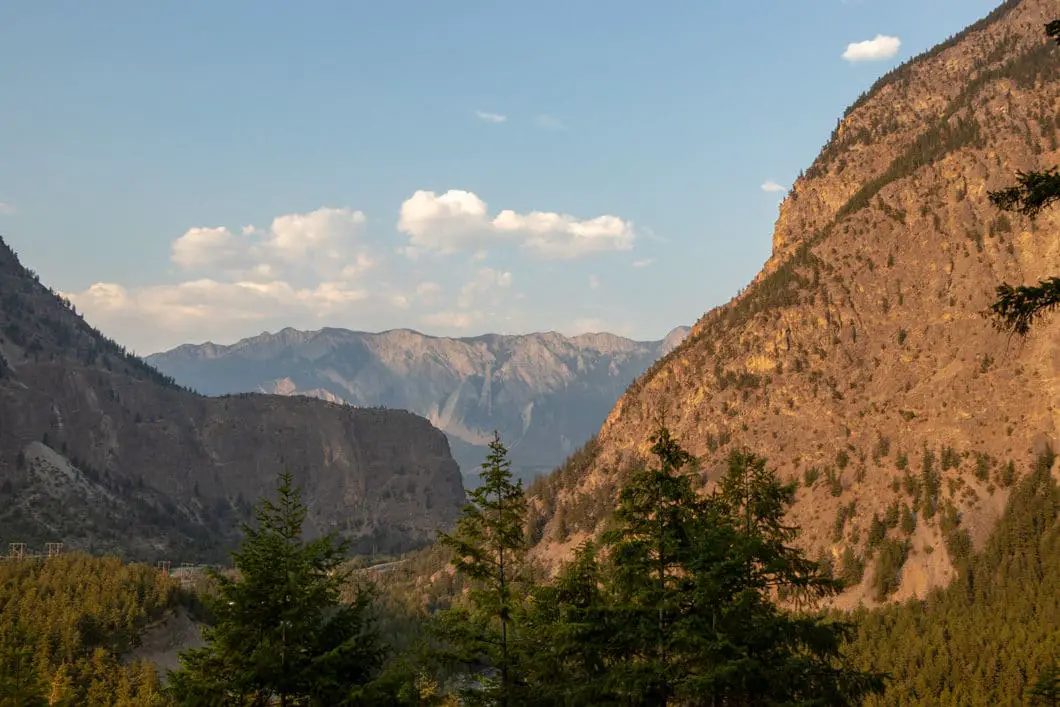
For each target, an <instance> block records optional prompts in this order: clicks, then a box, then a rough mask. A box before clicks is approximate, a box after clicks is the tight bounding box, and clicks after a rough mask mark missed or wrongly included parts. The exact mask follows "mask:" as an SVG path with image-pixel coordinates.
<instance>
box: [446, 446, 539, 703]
mask: <svg viewBox="0 0 1060 707" xmlns="http://www.w3.org/2000/svg"><path fill="white" fill-rule="evenodd" d="M489 449H490V451H489V455H488V456H487V457H486V460H485V462H483V464H482V470H481V472H480V474H479V478H480V479H481V481H482V483H481V485H480V486H479V487H478V488H477V489H475V490H473V491H471V492H469V494H468V495H469V496H470V499H469V501H470V502H469V503H468V504H467V505H466V506H465V507H464V510H463V512H462V514H461V516H460V519H459V520H458V521H457V525H456V529H455V530H454V532H453V533H452V534H447V533H439V540H440V541H441V543H442V545H443V546H445V547H447V548H449V550H450V551H451V552H452V560H451V564H452V565H453V567H454V568H455V569H456V571H457V572H459V573H461V574H462V575H463V576H464V577H465V578H466V579H467V580H468V582H469V585H470V586H469V590H468V595H467V602H466V603H465V604H462V605H458V606H455V607H453V608H452V609H449V610H447V611H445V612H442V613H441V614H440V615H439V616H438V622H437V624H436V626H435V630H436V631H437V633H438V635H439V637H440V638H442V639H443V641H444V642H445V644H446V646H447V648H446V649H445V650H444V651H443V653H444V657H445V658H447V659H449V660H451V661H455V662H457V663H459V664H461V665H463V666H465V667H471V668H473V669H478V670H480V671H485V670H493V671H496V677H495V679H486V680H479V681H478V682H479V683H480V684H479V687H484V688H485V689H470V690H467V691H465V692H466V695H465V699H467V700H469V701H474V700H486V701H487V702H489V701H492V702H493V703H495V704H499V705H502V706H504V707H508V706H510V705H515V704H519V703H520V702H519V699H520V698H519V697H518V694H519V692H520V687H521V686H522V685H523V682H524V681H523V678H522V676H521V674H520V669H519V663H520V661H519V646H520V644H519V635H518V631H517V622H518V620H519V617H520V616H521V613H522V606H523V604H524V602H525V598H526V595H527V592H528V589H529V585H530V577H529V571H528V567H527V566H526V550H527V540H526V535H525V520H526V516H527V502H526V497H525V495H524V493H523V484H522V481H521V480H515V481H513V478H512V473H511V462H510V461H509V460H508V450H507V449H506V448H505V446H504V444H503V443H502V442H501V439H500V435H499V434H498V433H497V432H494V435H493V440H492V441H491V442H490V445H489Z"/></svg>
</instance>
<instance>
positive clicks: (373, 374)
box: [146, 327, 688, 479]
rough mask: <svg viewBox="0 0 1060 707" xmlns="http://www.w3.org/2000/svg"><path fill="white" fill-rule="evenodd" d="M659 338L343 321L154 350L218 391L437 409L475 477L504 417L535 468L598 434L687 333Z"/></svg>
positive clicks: (518, 462) (518, 458)
mask: <svg viewBox="0 0 1060 707" xmlns="http://www.w3.org/2000/svg"><path fill="white" fill-rule="evenodd" d="M687 332H688V328H687V327H675V328H674V329H672V330H671V331H670V332H669V333H668V334H667V336H666V337H665V338H663V339H660V340H657V341H647V342H641V341H635V340H632V339H628V338H625V337H622V336H618V335H616V334H610V333H607V332H599V333H586V334H579V335H577V336H572V337H567V336H563V335H561V334H559V333H557V332H537V333H531V334H490V333H487V334H480V335H477V336H470V337H460V338H454V337H442V336H430V335H425V334H422V333H420V332H417V331H415V330H412V329H406V328H400V329H390V330H386V331H382V332H362V331H353V330H349V329H340V328H336V327H327V328H323V329H318V330H314V331H301V330H298V329H294V328H292V327H287V328H284V329H281V330H280V331H278V332H276V333H275V334H273V333H269V332H263V333H262V334H259V335H256V336H253V337H246V338H243V339H240V340H239V341H237V342H235V343H233V344H229V345H217V344H213V343H210V342H207V343H205V344H199V345H192V344H185V345H182V346H179V347H177V348H175V349H172V350H170V351H167V352H163V353H160V354H153V355H151V356H148V357H147V359H146V360H147V361H149V362H150V363H152V364H153V365H155V366H156V367H158V368H159V369H160V370H162V371H165V372H166V373H167V374H170V375H173V376H175V378H176V379H178V380H179V381H180V382H181V383H184V384H187V385H189V386H190V387H192V388H195V389H197V390H200V391H201V392H204V393H207V394H214V395H216V394H221V393H231V392H240V391H250V390H258V391H262V392H268V393H279V394H284V395H310V396H315V397H321V398H324V399H327V400H331V401H333V402H346V403H350V404H354V405H364V406H375V405H383V406H386V407H392V408H401V409H408V410H412V411H413V412H415V413H417V414H420V415H423V416H425V417H427V418H428V419H429V420H431V422H432V423H433V424H435V425H436V426H438V427H439V428H441V429H442V430H443V431H444V432H445V433H446V434H447V435H448V436H449V439H450V443H451V445H452V446H453V454H454V456H455V457H456V458H457V461H458V462H459V464H460V466H461V469H462V471H463V472H464V474H465V476H469V477H471V478H472V479H473V478H474V477H473V476H472V475H473V474H474V472H475V470H476V469H477V468H478V466H479V464H481V462H482V460H483V459H484V458H485V455H486V445H487V444H488V442H489V439H490V437H491V435H492V432H493V430H494V429H498V430H499V431H500V433H501V436H502V438H503V439H504V440H505V441H506V443H507V444H508V445H509V448H510V450H511V452H512V462H513V465H514V466H515V467H516V469H517V470H518V471H519V472H520V473H521V475H522V476H524V478H529V477H531V476H533V475H534V474H535V473H536V472H538V471H547V470H549V469H552V468H554V467H555V466H556V465H558V464H559V463H560V462H561V461H562V460H563V458H564V457H565V456H566V455H567V454H568V453H569V452H570V451H571V450H572V449H574V448H576V447H577V446H578V445H580V444H581V443H582V442H583V441H584V440H585V439H587V438H588V437H589V435H590V434H591V433H592V431H593V430H595V429H596V428H597V427H598V426H599V424H600V422H602V421H603V419H604V417H605V416H606V413H607V411H608V410H609V409H610V407H611V406H612V405H613V404H614V401H615V400H616V399H617V398H618V395H619V394H620V392H621V390H622V389H624V388H625V387H626V385H628V384H629V382H631V381H632V380H633V379H634V378H635V377H636V375H637V374H639V373H641V372H642V371H643V370H645V369H646V368H647V367H648V366H649V365H650V364H651V362H652V361H654V360H656V359H657V358H658V357H659V356H662V355H665V354H666V353H667V352H669V351H670V350H672V349H673V347H674V346H676V345H677V344H678V343H680V341H681V340H682V339H683V338H684V336H685V335H686V334H687Z"/></svg>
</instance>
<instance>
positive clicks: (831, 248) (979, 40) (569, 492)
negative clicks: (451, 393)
mask: <svg viewBox="0 0 1060 707" xmlns="http://www.w3.org/2000/svg"><path fill="white" fill-rule="evenodd" d="M1056 14H1057V6H1056V3H1055V2H1053V1H1052V0H1022V1H1020V2H1015V1H1014V2H1007V3H1005V4H1004V5H1002V6H1001V7H999V8H998V10H997V11H995V12H994V13H993V14H992V15H991V16H990V17H988V18H986V19H985V20H984V21H982V22H980V23H977V24H976V25H974V26H973V27H971V28H969V29H968V30H966V31H965V32H962V33H961V34H960V35H958V36H956V37H954V38H952V39H950V40H948V41H947V42H945V43H944V44H942V45H940V46H939V47H936V48H935V49H933V50H931V51H929V52H927V53H926V54H924V55H923V56H921V57H918V58H916V59H914V60H913V61H911V62H909V63H908V64H906V65H903V66H902V67H900V68H899V69H897V70H896V71H894V72H892V73H891V74H889V75H888V76H886V77H884V78H883V79H881V81H880V82H879V83H878V84H877V85H876V86H874V87H873V88H872V89H871V90H870V91H869V92H867V93H866V95H864V96H863V97H861V98H860V99H859V100H858V101H857V102H856V103H855V104H854V105H853V106H852V107H851V108H850V109H849V110H848V111H847V113H846V115H845V116H844V117H843V118H842V120H841V121H840V122H839V125H838V127H837V129H836V131H835V133H834V135H833V137H832V139H831V141H830V142H829V143H828V144H827V146H826V147H825V148H824V150H823V151H822V153H821V155H820V156H819V157H818V158H817V160H816V161H815V162H814V163H813V165H812V166H811V167H810V168H809V169H808V170H807V171H806V173H805V174H804V175H803V176H801V177H800V178H799V179H798V180H797V181H796V182H795V184H794V187H793V188H792V191H791V193H790V194H789V195H788V197H787V199H786V200H785V202H784V204H783V206H782V207H781V211H780V217H779V219H778V221H777V224H776V231H775V234H774V237H773V255H772V257H771V258H770V260H769V261H768V263H766V265H765V267H764V268H763V270H762V272H761V273H760V274H759V275H758V276H757V277H756V278H755V280H754V282H753V283H751V285H750V286H749V287H748V288H747V289H746V290H745V291H743V292H742V293H741V294H740V296H738V297H736V298H735V299H733V300H732V301H731V302H729V303H728V304H727V305H725V306H722V307H719V308H717V309H715V310H712V311H710V312H708V313H707V314H706V315H705V316H704V317H703V318H702V319H701V320H700V321H699V322H697V323H696V325H695V326H694V327H693V331H692V333H691V335H690V336H689V337H688V338H687V339H686V340H685V341H684V342H683V343H682V344H681V345H680V346H678V347H677V348H676V349H675V350H674V351H673V352H671V353H670V354H669V355H668V356H666V357H665V358H664V359H662V360H661V361H660V362H659V363H658V364H656V365H655V366H653V367H652V368H651V369H650V370H649V371H648V372H647V373H646V374H645V375H644V376H642V377H641V378H640V379H638V380H637V381H636V383H635V384H634V385H632V386H631V387H630V388H629V390H628V391H627V392H626V393H625V394H624V395H623V396H622V398H621V399H620V400H619V401H618V403H617V404H616V406H615V408H614V409H613V410H612V412H611V414H610V416H609V417H608V419H607V421H606V423H605V424H604V425H603V428H602V430H601V431H600V433H599V438H598V440H595V441H594V442H593V444H592V445H590V446H589V447H588V448H587V449H586V450H584V451H583V453H582V454H581V455H579V456H578V457H577V458H576V459H574V460H572V461H571V463H569V464H568V465H566V467H565V468H564V469H562V470H560V472H558V473H557V474H556V475H554V476H553V477H552V478H551V479H550V480H549V482H548V483H542V484H541V485H539V486H538V487H537V489H536V493H537V500H536V507H537V509H538V512H539V513H540V515H541V518H540V519H539V522H538V524H537V527H538V528H539V533H540V535H539V537H540V544H539V546H538V553H539V554H540V555H541V556H542V557H545V558H552V559H557V558H560V557H563V556H565V555H566V554H567V553H568V552H569V551H570V549H571V547H572V546H573V544H574V543H576V542H578V541H579V540H581V539H582V538H584V537H585V536H586V535H588V534H591V533H593V532H594V531H595V529H596V528H597V527H598V523H599V521H600V520H601V518H602V517H603V516H604V515H606V513H607V512H608V509H609V508H610V507H611V505H612V504H613V499H614V490H615V487H616V485H617V484H618V483H619V481H620V480H621V478H622V476H623V473H624V470H625V469H627V468H628V467H629V465H630V464H631V463H635V462H637V461H638V460H640V459H643V458H644V456H645V455H646V454H647V451H648V446H649V442H648V438H649V435H650V433H651V432H652V430H653V429H654V428H655V426H656V425H658V424H659V423H660V422H665V424H667V425H668V426H669V427H670V428H671V429H672V430H673V431H674V432H675V434H676V435H677V437H678V438H679V439H680V440H681V441H682V442H683V443H684V444H685V445H686V446H687V447H689V449H690V451H692V452H693V453H694V454H696V455H698V456H699V457H700V460H701V469H702V471H703V479H704V481H705V484H706V487H707V488H709V486H710V483H711V482H712V480H713V479H714V478H716V476H717V473H718V471H719V465H720V464H721V463H722V462H723V459H724V457H725V455H727V454H728V452H729V451H730V450H731V449H732V448H733V447H734V446H737V445H739V446H747V447H750V448H752V449H753V450H755V451H757V452H759V453H761V454H763V455H765V456H767V457H769V460H770V463H771V464H772V465H774V466H776V467H777V468H778V469H779V471H780V473H781V475H782V476H783V477H786V478H789V479H793V480H796V481H798V483H799V486H800V488H799V490H798V500H797V503H796V506H795V508H794V509H793V512H792V516H793V517H792V520H793V521H794V522H796V523H798V524H799V525H800V526H802V528H803V536H802V540H801V542H802V543H803V544H804V545H805V546H806V547H807V548H809V549H810V550H811V552H812V554H813V555H815V556H820V557H822V558H823V559H825V560H829V561H834V564H835V565H836V567H837V570H839V571H841V570H842V567H841V565H843V564H844V563H846V564H851V563H852V562H853V561H856V560H859V559H860V560H861V561H862V562H864V563H865V565H866V568H867V571H866V572H865V574H864V579H863V581H862V582H861V583H860V584H859V585H858V586H856V587H855V588H854V589H853V590H851V591H850V592H848V594H847V595H846V596H845V597H844V598H843V600H842V601H843V602H845V603H847V604H851V603H854V602H856V601H859V600H862V599H865V600H866V601H868V602H871V601H872V597H873V596H875V592H874V590H871V589H870V588H872V587H874V586H877V585H879V584H880V579H881V578H883V575H882V574H881V571H882V570H881V568H880V566H879V564H878V556H879V555H880V553H878V552H877V551H876V549H875V543H878V542H879V540H880V538H879V536H878V532H879V523H884V525H885V528H886V535H885V538H886V540H887V541H888V542H891V543H895V544H897V545H899V546H901V547H904V548H906V550H907V553H908V559H907V560H906V562H905V564H904V567H903V568H902V569H901V570H900V578H901V580H900V586H899V587H898V590H897V592H896V593H894V594H893V595H892V596H893V597H896V598H905V597H909V596H914V595H915V596H922V595H923V594H924V593H925V592H926V591H927V590H928V589H929V588H931V587H932V586H937V585H939V584H944V583H946V582H948V581H949V580H950V579H951V578H952V577H953V576H954V570H953V565H954V562H955V557H956V556H957V555H959V554H961V553H962V552H966V551H967V547H968V545H967V542H966V541H967V540H970V541H971V543H972V544H973V546H974V545H976V544H978V543H979V542H981V541H982V539H983V538H985V537H986V534H987V533H988V532H989V530H990V529H991V528H992V527H993V524H994V522H995V521H996V519H997V517H998V515H999V514H1000V512H1001V510H1002V509H1003V508H1004V504H1005V501H1006V498H1007V494H1008V488H1009V486H1010V484H1011V482H1012V477H1013V475H1015V476H1016V477H1018V476H1019V475H1020V474H1021V473H1023V472H1024V471H1025V470H1026V469H1027V468H1028V466H1029V465H1030V464H1033V463H1034V461H1035V459H1036V458H1038V455H1039V454H1041V453H1042V452H1043V451H1045V450H1046V449H1047V448H1049V447H1050V446H1051V447H1052V448H1054V449H1055V448H1057V446H1056V445H1057V441H1058V437H1060V353H1058V351H1057V345H1056V344H1057V342H1058V341H1060V319H1057V318H1053V319H1051V320H1046V321H1044V322H1043V323H1042V324H1041V325H1040V327H1038V328H1037V329H1036V330H1035V332H1034V333H1033V334H1032V335H1031V337H1030V338H1029V339H1028V340H1026V341H1017V340H1013V339H1011V338H1009V337H1008V336H1006V335H1004V334H1001V333H999V332H997V331H995V330H993V329H992V327H991V325H990V322H989V321H988V320H987V319H986V318H984V317H983V316H982V312H983V311H984V310H985V309H986V308H987V307H988V306H989V304H990V303H991V301H992V296H993V292H994V287H995V286H996V285H997V284H998V283H999V282H1000V281H1002V280H1007V281H1009V282H1018V283H1023V282H1034V281H1036V280H1037V279H1038V278H1040V277H1043V276H1046V275H1052V274H1055V273H1056V272H1057V271H1058V270H1060V238H1057V232H1058V228H1060V214H1058V213H1057V211H1056V210H1053V211H1052V212H1050V213H1048V214H1046V215H1044V216H1043V217H1042V218H1040V219H1039V220H1038V222H1037V223H1032V222H1030V221H1029V220H1026V219H1023V218H1020V217H1017V216H1013V215H1005V214H1002V213H1000V212H998V211H997V210H996V209H994V208H993V207H992V206H991V205H990V204H989V201H988V196H987V193H988V191H989V190H991V189H997V188H1000V187H1002V186H1006V185H1008V184H1011V183H1012V182H1013V180H1014V173H1015V172H1016V171H1018V170H1028V169H1041V168H1043V167H1048V166H1052V165H1056V164H1058V163H1060V150H1058V142H1060V131H1058V128H1060V125H1058V121H1057V115H1058V110H1057V109H1058V107H1060V49H1058V48H1056V47H1055V45H1052V44H1049V43H1047V42H1046V41H1045V40H1044V38H1043V27H1044V25H1045V23H1046V22H1047V21H1048V20H1051V19H1054V16H1055V15H1056ZM906 511H909V513H910V516H911V517H910V520H911V521H913V523H912V527H910V524H909V523H904V524H901V523H898V522H897V520H896V519H895V516H894V513H896V512H897V513H898V518H901V517H903V516H904V515H905V512H906ZM559 516H562V518H560V517H559ZM874 517H875V518H876V519H877V521H878V522H877V523H874V522H873V519H874ZM560 523H562V526H563V527H562V528H557V526H558V525H559V524H560ZM903 525H904V526H905V527H904V528H903V527H902V526H903ZM567 528H570V529H572V532H571V533H569V534H568V533H566V532H564V529H567ZM873 534H875V537H873V539H872V541H871V542H870V535H873ZM907 541H908V545H906V542H907ZM896 554H897V553H896ZM887 571H888V572H892V573H893V571H894V569H893V567H890V568H888V570H887ZM854 574H855V575H856V573H854Z"/></svg>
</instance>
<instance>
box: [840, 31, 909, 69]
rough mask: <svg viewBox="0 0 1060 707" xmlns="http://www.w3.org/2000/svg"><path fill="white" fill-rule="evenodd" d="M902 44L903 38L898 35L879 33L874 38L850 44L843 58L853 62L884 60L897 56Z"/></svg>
mask: <svg viewBox="0 0 1060 707" xmlns="http://www.w3.org/2000/svg"><path fill="white" fill-rule="evenodd" d="M901 46H902V40H901V39H899V38H898V37H889V36H887V35H884V34H877V35H876V37H875V38H874V39H866V40H865V41H863V42H851V43H850V44H848V45H847V49H846V51H845V52H843V58H844V59H846V60H847V61H851V62H859V61H884V60H886V59H893V58H894V57H895V56H897V54H898V50H899V49H900V48H901Z"/></svg>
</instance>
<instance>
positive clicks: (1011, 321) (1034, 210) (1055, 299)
mask: <svg viewBox="0 0 1060 707" xmlns="http://www.w3.org/2000/svg"><path fill="white" fill-rule="evenodd" d="M1045 32H1046V34H1047V35H1048V36H1049V37H1051V38H1052V39H1054V40H1056V42H1057V43H1058V44H1060V20H1054V21H1053V22H1050V23H1049V24H1048V25H1046V26H1045ZM990 201H991V202H992V203H993V204H994V206H996V207H998V208H999V209H1001V210H1003V211H1014V212H1016V213H1021V214H1023V215H1025V216H1029V217H1030V218H1032V219H1033V218H1036V217H1037V216H1038V215H1039V214H1040V213H1041V212H1042V211H1043V210H1044V209H1046V208H1047V207H1049V206H1050V205H1052V204H1054V203H1056V202H1060V171H1058V170H1057V168H1055V167H1054V168H1051V169H1047V170H1045V171H1041V172H1019V173H1018V174H1017V184H1016V186H1013V187H1008V188H1007V189H1001V190H999V191H995V192H991V193H990ZM1057 307H1060V277H1052V278H1048V279H1045V280H1042V281H1040V282H1039V283H1038V284H1037V285H1020V286H1016V287H1014V286H1012V285H1010V284H1008V283H1007V282H1006V283H1002V284H1001V285H998V287H997V299H996V300H995V301H994V304H993V305H991V307H990V312H991V314H992V316H993V317H994V323H995V324H996V325H997V326H998V328H1000V329H1002V330H1004V331H1011V332H1013V333H1016V334H1019V335H1021V336H1025V335H1026V334H1027V333H1028V332H1029V331H1030V329H1031V325H1032V324H1033V323H1034V322H1035V321H1036V320H1037V319H1038V318H1040V317H1041V316H1042V315H1044V314H1046V313H1048V312H1051V311H1052V310H1054V309H1056V308H1057Z"/></svg>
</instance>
